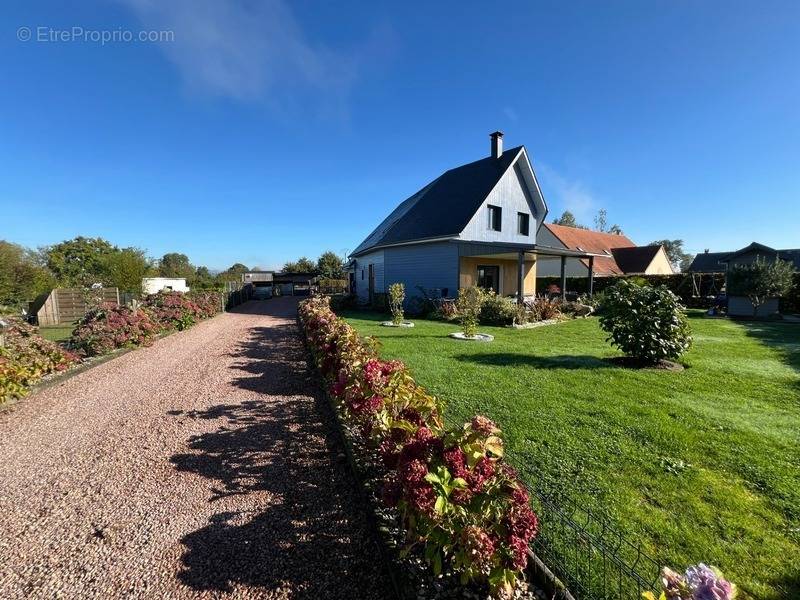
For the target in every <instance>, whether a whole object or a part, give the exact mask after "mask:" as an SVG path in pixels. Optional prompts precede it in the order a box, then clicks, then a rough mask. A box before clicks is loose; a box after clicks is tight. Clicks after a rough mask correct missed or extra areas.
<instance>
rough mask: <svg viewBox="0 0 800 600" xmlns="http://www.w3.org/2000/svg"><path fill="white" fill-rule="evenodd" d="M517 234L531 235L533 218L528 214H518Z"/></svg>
mask: <svg viewBox="0 0 800 600" xmlns="http://www.w3.org/2000/svg"><path fill="white" fill-rule="evenodd" d="M517 233H518V234H520V235H530V234H531V216H530V215H529V214H528V213H522V212H521V213H517Z"/></svg>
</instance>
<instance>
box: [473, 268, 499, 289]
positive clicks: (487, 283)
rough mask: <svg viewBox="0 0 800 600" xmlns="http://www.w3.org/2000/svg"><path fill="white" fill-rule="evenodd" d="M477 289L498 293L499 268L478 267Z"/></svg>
mask: <svg viewBox="0 0 800 600" xmlns="http://www.w3.org/2000/svg"><path fill="white" fill-rule="evenodd" d="M478 287H482V288H483V289H485V290H494V291H495V293H497V294H499V293H500V267H498V266H497V265H478Z"/></svg>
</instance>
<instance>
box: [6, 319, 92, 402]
mask: <svg viewBox="0 0 800 600" xmlns="http://www.w3.org/2000/svg"><path fill="white" fill-rule="evenodd" d="M8 325H9V326H8V327H7V328H6V329H5V330H4V332H3V345H2V346H0V404H2V403H3V402H6V401H7V400H12V399H16V398H22V397H23V396H25V395H26V394H27V393H28V389H29V388H30V386H32V385H34V384H35V383H36V382H37V381H39V380H40V379H41V378H42V377H44V376H45V375H49V374H50V373H58V372H61V371H64V370H66V369H67V368H69V367H70V366H71V365H73V364H74V363H75V362H77V361H78V356H77V355H75V354H74V353H72V352H69V351H67V350H64V349H63V348H61V347H60V346H59V345H58V344H56V343H54V342H51V341H49V340H46V339H44V338H43V337H41V336H40V335H39V334H38V330H37V328H36V327H33V326H32V325H28V324H27V323H25V322H23V321H21V320H18V319H9V321H8Z"/></svg>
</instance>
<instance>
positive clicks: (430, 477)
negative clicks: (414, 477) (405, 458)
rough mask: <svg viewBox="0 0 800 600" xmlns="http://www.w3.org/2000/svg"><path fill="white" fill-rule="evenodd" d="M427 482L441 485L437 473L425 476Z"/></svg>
mask: <svg viewBox="0 0 800 600" xmlns="http://www.w3.org/2000/svg"><path fill="white" fill-rule="evenodd" d="M425 481H427V482H428V483H441V479H439V476H438V475H436V473H428V474H427V475H425Z"/></svg>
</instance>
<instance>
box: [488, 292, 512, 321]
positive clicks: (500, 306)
mask: <svg viewBox="0 0 800 600" xmlns="http://www.w3.org/2000/svg"><path fill="white" fill-rule="evenodd" d="M516 310H517V303H516V301H515V300H512V299H511V298H506V297H504V296H498V295H497V294H495V293H494V292H493V291H488V292H485V294H484V297H483V303H482V304H481V312H480V317H479V320H480V322H481V325H511V323H512V322H513V321H514V317H515V316H516Z"/></svg>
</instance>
